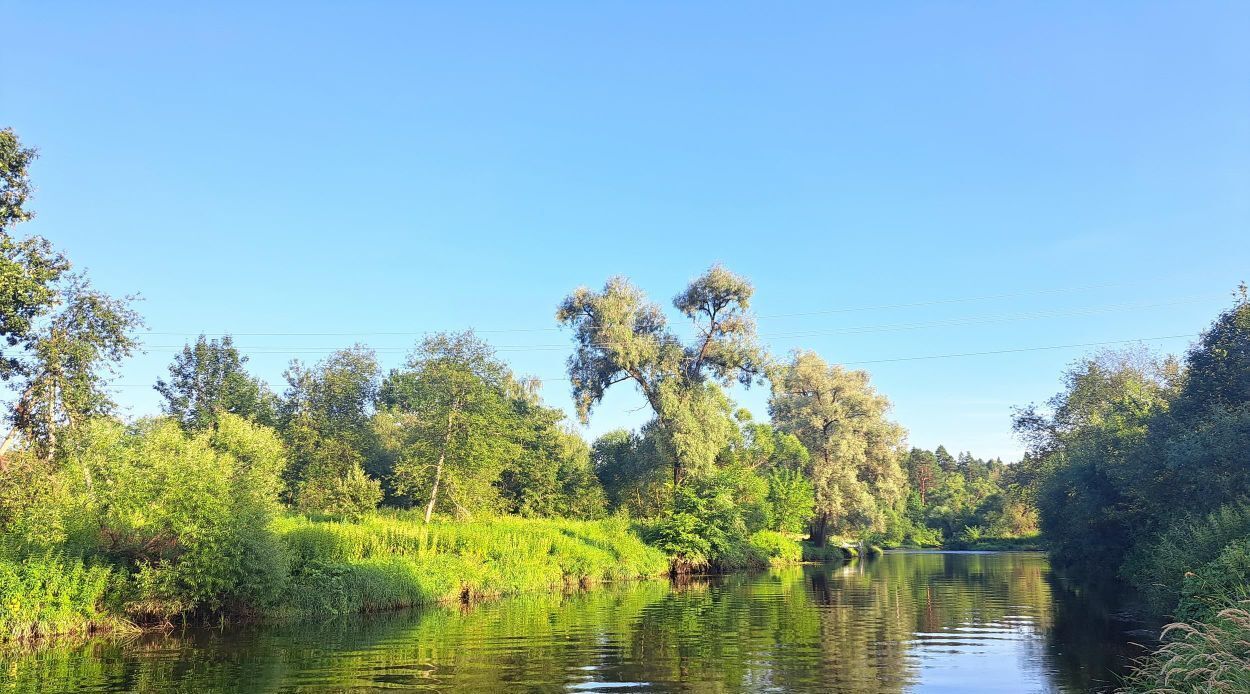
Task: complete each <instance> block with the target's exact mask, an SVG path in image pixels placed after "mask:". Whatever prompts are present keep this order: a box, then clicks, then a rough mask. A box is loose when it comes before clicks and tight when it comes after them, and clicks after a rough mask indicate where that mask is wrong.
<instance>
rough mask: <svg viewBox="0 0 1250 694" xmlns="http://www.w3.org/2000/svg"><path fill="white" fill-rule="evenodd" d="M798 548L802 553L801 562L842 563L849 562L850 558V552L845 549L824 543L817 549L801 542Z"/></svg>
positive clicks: (808, 543)
mask: <svg viewBox="0 0 1250 694" xmlns="http://www.w3.org/2000/svg"><path fill="white" fill-rule="evenodd" d="M799 548H800V550H801V551H802V558H803V561H806V562H822V563H826V562H838V563H842V562H845V561H849V560H850V559H851V558H852V557H851V554H850V552H848V551H847V550H846V549H845V548H843V547H839V546H838V545H834V544H827V543H826V544H825V545H822V546H820V547H817V546H816V545H813V544H811V543H810V542H803V543H800V545H799Z"/></svg>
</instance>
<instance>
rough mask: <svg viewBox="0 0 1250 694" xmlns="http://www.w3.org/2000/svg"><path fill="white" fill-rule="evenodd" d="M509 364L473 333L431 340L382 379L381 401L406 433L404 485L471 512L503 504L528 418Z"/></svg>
mask: <svg viewBox="0 0 1250 694" xmlns="http://www.w3.org/2000/svg"><path fill="white" fill-rule="evenodd" d="M515 385H516V384H515V382H514V381H513V379H512V376H511V373H510V372H509V371H508V369H507V367H506V366H504V365H503V364H502V363H500V362H499V361H498V360H497V359H496V358H495V356H494V353H493V352H492V351H491V349H490V347H489V346H487V345H486V343H484V342H482V341H481V340H479V339H478V338H477V337H476V336H475V335H473V333H471V332H467V333H459V334H438V335H433V336H431V337H429V338H426V339H425V340H424V341H423V342H422V343H421V345H419V346H418V348H417V350H416V351H415V352H414V353H413V354H412V356H411V357H409V359H408V362H407V363H406V364H405V366H404V368H403V369H400V370H396V371H393V372H391V374H390V375H389V376H387V378H386V382H385V383H383V385H382V393H381V402H382V404H383V406H384V407H386V408H388V412H389V413H390V414H392V415H393V416H396V417H397V418H399V421H400V423H401V426H402V428H403V431H404V432H405V433H404V435H403V437H402V438H401V440H400V442H399V444H400V450H399V454H398V458H397V462H396V464H395V469H394V471H393V473H392V477H393V480H394V485H395V489H396V491H397V492H398V493H399V494H401V495H403V496H406V497H407V498H408V499H409V500H411V501H412V502H414V503H421V504H423V505H424V506H425V509H426V511H425V518H426V520H427V521H428V520H429V518H430V517H431V515H432V514H433V513H434V511H435V510H441V511H444V512H448V513H455V514H458V515H461V516H465V517H467V516H471V515H472V514H473V513H474V512H482V511H489V510H491V509H493V508H495V507H496V506H497V503H496V498H495V497H496V491H497V490H496V488H495V487H494V482H495V481H496V480H498V478H499V475H500V474H501V472H502V471H503V467H504V465H505V463H506V462H507V461H508V460H511V459H513V458H515V457H517V456H519V455H520V454H521V450H522V447H521V445H520V443H519V442H518V440H517V439H518V437H517V436H516V432H517V431H518V429H519V425H520V419H519V418H518V417H517V412H516V409H515V408H514V406H513V403H512V401H511V399H510V398H509V390H510V389H512V388H513V387H515Z"/></svg>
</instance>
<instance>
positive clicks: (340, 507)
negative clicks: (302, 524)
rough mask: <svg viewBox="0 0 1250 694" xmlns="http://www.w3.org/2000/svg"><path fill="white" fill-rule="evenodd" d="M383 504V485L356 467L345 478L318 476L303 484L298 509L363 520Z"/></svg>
mask: <svg viewBox="0 0 1250 694" xmlns="http://www.w3.org/2000/svg"><path fill="white" fill-rule="evenodd" d="M381 501H382V484H381V483H380V482H378V481H377V480H375V479H373V478H372V477H369V475H367V474H365V471H364V470H363V469H361V467H360V465H353V466H352V467H351V468H350V469H348V471H347V472H346V473H344V474H343V475H341V476H340V475H332V474H331V475H318V476H315V477H313V478H312V479H309V480H306V481H304V482H302V483H301V484H300V486H299V493H298V495H297V498H296V505H297V506H298V507H299V508H300V510H303V511H311V512H319V513H324V514H326V515H330V516H341V517H344V518H360V517H361V516H363V515H364V514H366V513H368V512H370V511H372V510H374V509H376V508H377V507H378V504H379V503H380V502H381Z"/></svg>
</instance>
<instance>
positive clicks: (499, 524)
mask: <svg viewBox="0 0 1250 694" xmlns="http://www.w3.org/2000/svg"><path fill="white" fill-rule="evenodd" d="M274 527H275V529H276V531H277V533H278V534H279V536H280V537H281V538H282V541H283V542H284V544H285V545H286V546H287V547H288V548H289V551H290V553H291V556H292V558H293V564H292V578H291V583H290V585H289V587H288V589H287V592H286V594H285V598H284V601H283V607H282V609H283V610H286V611H292V612H303V613H309V612H312V613H348V612H360V611H376V610H385V609H395V608H398V607H406V606H410V605H417V604H427V603H433V602H440V601H458V600H462V599H474V598H481V597H491V596H498V595H511V594H517V593H524V592H533V591H546V590H551V589H553V588H559V587H565V586H579V585H587V584H592V583H597V582H600V581H612V580H623V579H632V578H641V577H647V576H658V575H661V574H663V573H664V572H665V571H667V569H668V562H667V559H666V558H665V557H664V555H663V554H661V553H660V552H659V551H657V550H655V549H653V548H651V547H648V546H647V545H645V544H643V543H642V542H641V541H640V540H639V539H638V538H637V537H635V536H634V535H633V534H631V533H630V531H629V528H628V525H627V523H626V522H624V521H623V520H618V519H609V520H604V521H570V520H539V519H521V518H500V519H494V520H488V521H473V522H442V521H434V522H431V523H424V522H422V520H421V517H420V516H419V515H416V514H413V513H385V514H376V515H371V516H367V517H365V518H363V519H361V520H360V521H358V522H316V521H310V520H308V519H306V518H299V517H287V518H284V519H281V520H279V521H278V522H277V523H276V524H275V526H274Z"/></svg>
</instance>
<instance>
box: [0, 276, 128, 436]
mask: <svg viewBox="0 0 1250 694" xmlns="http://www.w3.org/2000/svg"><path fill="white" fill-rule="evenodd" d="M59 292H60V297H59V301H60V306H59V307H58V309H57V311H56V313H55V314H53V315H52V316H51V317H50V319H49V320H48V321H47V324H46V325H45V326H44V327H42V328H41V329H40V330H39V332H38V334H37V336H36V337H35V338H34V340H33V345H32V356H31V358H30V359H29V363H28V364H27V365H26V366H24V367H23V371H24V372H25V385H24V388H23V389H22V393H21V395H20V396H19V397H18V400H17V403H16V406H15V407H14V411H13V414H12V416H11V422H12V425H13V426H12V428H11V429H10V431H9V434H8V435H7V436H6V437H5V440H4V442H3V443H0V455H3V454H4V452H5V451H7V450H8V449H9V448H10V447H11V446H12V444H13V442H14V441H15V440H16V437H17V435H18V434H19V433H20V434H21V435H22V437H23V438H24V439H25V440H26V442H27V444H28V445H30V446H32V447H33V448H34V449H35V450H36V451H38V453H39V455H41V456H42V457H45V458H52V457H53V456H54V455H55V453H56V446H57V437H58V434H59V432H60V431H61V430H62V429H65V428H70V429H72V428H73V427H74V426H76V425H78V424H80V423H82V422H83V421H84V420H86V419H87V418H88V417H91V416H94V415H100V414H105V413H107V412H109V411H110V410H111V409H112V408H113V401H112V399H111V398H110V397H109V395H108V393H107V392H105V390H104V387H105V385H106V384H107V381H108V379H109V377H111V376H112V375H113V369H114V367H115V365H116V364H117V363H118V362H120V361H121V360H122V359H124V358H126V357H128V356H130V354H131V353H132V352H133V351H134V349H135V347H136V346H137V341H136V340H135V339H134V338H132V337H131V336H130V333H131V331H132V330H134V329H135V328H137V327H138V326H140V325H141V324H142V322H141V320H140V319H139V315H138V314H137V313H135V312H134V311H133V310H132V309H131V308H130V301H131V299H130V298H129V297H127V298H123V299H115V298H113V297H110V296H108V295H107V294H104V293H103V292H99V291H96V290H95V289H92V287H91V286H90V285H89V284H88V283H87V280H86V279H85V278H84V277H82V276H80V275H77V276H70V277H69V278H68V280H67V281H66V282H65V283H64V284H63V286H61V287H60V288H59Z"/></svg>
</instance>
